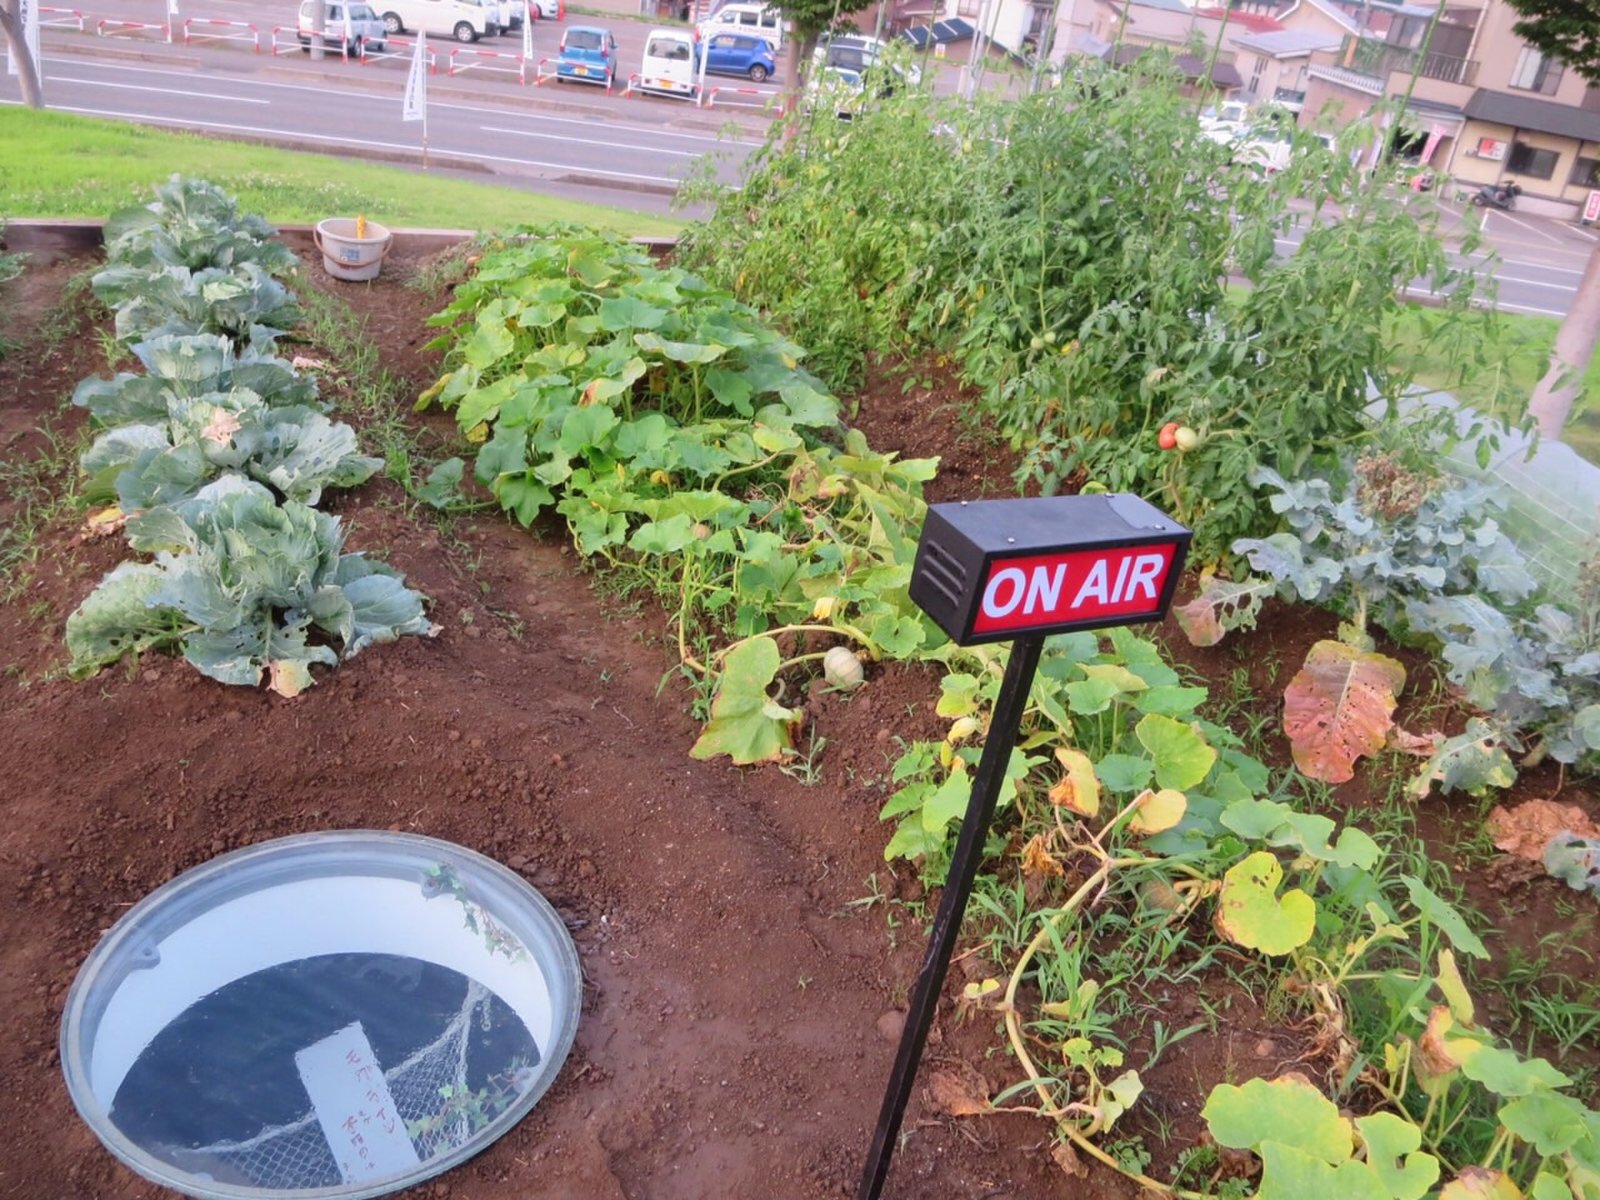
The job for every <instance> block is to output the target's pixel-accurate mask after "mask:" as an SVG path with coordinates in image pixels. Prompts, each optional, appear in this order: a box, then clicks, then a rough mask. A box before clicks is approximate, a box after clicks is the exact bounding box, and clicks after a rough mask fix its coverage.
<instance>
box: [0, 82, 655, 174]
mask: <svg viewBox="0 0 1600 1200" xmlns="http://www.w3.org/2000/svg"><path fill="white" fill-rule="evenodd" d="M0 104H6V105H9V106H11V107H12V108H20V107H21V105H22V102H21V101H20V100H0ZM54 108H55V111H57V112H72V113H81V114H82V115H83V116H86V117H114V118H116V119H118V120H123V121H148V122H150V123H151V124H153V125H176V126H177V127H178V128H180V129H223V130H227V131H228V132H230V133H258V134H265V135H267V136H270V137H278V138H288V139H290V140H293V141H312V142H333V143H335V144H338V145H342V146H371V147H375V148H377V149H379V150H404V151H405V152H406V153H408V154H418V153H419V152H420V151H419V149H418V147H416V146H411V145H406V144H404V143H401V142H375V141H373V140H372V139H371V138H345V137H333V136H331V135H329V134H321V133H301V132H299V131H297V130H291V129H265V128H262V127H260V126H256V125H228V124H224V123H222V122H220V121H189V120H185V119H183V118H182V117H157V116H151V115H150V114H148V113H129V112H112V111H108V110H106V109H101V108H74V107H72V106H71V105H66V104H57V105H55V106H54ZM434 150H435V152H436V153H440V154H448V155H450V156H451V157H453V158H470V159H472V160H473V161H474V162H489V163H504V164H506V165H507V166H515V167H538V168H540V169H542V170H547V171H563V172H566V173H567V174H570V175H604V176H606V177H607V178H610V179H631V180H635V181H637V182H640V183H665V184H669V185H671V186H672V187H677V186H678V185H679V184H681V183H682V182H683V181H682V180H681V179H672V178H669V177H667V176H665V175H636V174H634V173H632V172H630V171H603V170H601V169H600V168H598V167H585V166H582V165H580V164H578V163H557V162H544V161H541V160H539V159H533V158H504V157H502V156H500V155H496V154H474V153H472V152H471V151H468V150H451V149H449V148H448V147H444V146H435V147H434Z"/></svg>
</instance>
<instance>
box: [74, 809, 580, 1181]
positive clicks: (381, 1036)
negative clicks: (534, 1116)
mask: <svg viewBox="0 0 1600 1200" xmlns="http://www.w3.org/2000/svg"><path fill="white" fill-rule="evenodd" d="M581 989H582V982H581V977H580V974H579V969H578V955H577V951H576V949H575V948H574V947H573V944H572V939H571V937H570V936H569V935H568V933H567V930H566V927H565V926H564V925H563V924H562V922H561V919H560V918H559V917H558V916H557V915H556V913H555V910H554V909H552V908H551V907H550V905H549V904H548V903H547V902H546V901H545V900H544V898H543V897H542V896H540V895H539V894H538V893H537V892H536V891H534V890H533V889H532V888H531V887H529V886H528V884H527V883H526V882H524V881H523V880H522V879H521V878H520V877H519V876H517V875H515V874H514V873H512V872H511V871H509V870H507V869H506V868H505V867H502V866H501V865H500V864H498V863H496V862H493V861H492V860H490V859H487V858H484V857H483V856H482V855H479V854H475V853H473V852H472V851H470V850H466V849H463V848H462V847H460V846H455V845H452V844H451V843H449V842H441V841H437V840H435V839H433V838H425V837H416V836H413V835H410V834H399V833H381V832H368V831H351V832H337V833H317V834H308V835H305V836H301V837H291V838H283V839H280V840H278V841H272V842H264V843H262V844H260V845H257V846H252V847H250V848H248V849H245V850H240V851H237V852H235V853H233V854H228V855H224V856H223V857H221V858H217V859H214V860H213V861H211V862H208V863H206V864H204V865H203V866H200V867H197V868H195V869H194V870H192V871H188V872H186V873H185V874H183V875H180V876H179V877H178V878H176V879H174V880H172V881H171V882H169V883H167V884H165V885H164V886H162V887H160V888H158V889H157V890H156V891H154V892H152V893H151V894H150V895H149V896H147V897H145V898H144V899H143V900H142V901H140V902H139V903H138V904H137V905H135V906H134V907H133V908H132V909H131V910H130V911H129V912H128V913H127V914H126V915H125V916H124V917H123V918H122V919H121V920H120V921H118V922H117V923H116V925H115V926H113V927H112V928H111V930H110V931H109V932H108V933H107V934H106V935H105V937H104V938H102V939H101V941H100V944H99V945H98V946H96V947H95V949H94V951H93V952H92V953H91V954H90V955H89V959H88V961H87V962H86V963H84V966H83V969H82V970H81V971H80V972H79V973H78V978H77V980H76V982H75V983H74V984H73V986H72V991H71V992H70V993H69V994H68V997H67V1007H66V1013H65V1016H64V1017H63V1020H62V1027H61V1063H62V1069H63V1070H64V1072H65V1074H66V1079H67V1088H68V1090H69V1091H70V1092H71V1094H72V1099H73V1103H75V1104H76V1105H77V1107H78V1112H79V1113H80V1114H82V1116H83V1118H84V1120H85V1121H87V1122H88V1123H89V1125H90V1127H91V1128H92V1129H93V1130H94V1131H95V1133H96V1134H97V1135H98V1136H99V1138H100V1140H101V1141H102V1142H104V1143H105V1144H106V1146H107V1147H108V1148H109V1149H110V1150H111V1152H112V1153H113V1154H115V1155H116V1156H117V1157H118V1158H119V1159H121V1160H122V1161H123V1162H124V1163H126V1164H127V1165H128V1166H129V1167H131V1168H133V1169H134V1170H135V1171H137V1172H138V1173H139V1174H141V1175H143V1176H144V1177H145V1178H147V1179H150V1180H153V1181H154V1182H156V1183H159V1184H162V1185H164V1186H166V1187H170V1188H175V1189H177V1190H178V1191H181V1192H184V1193H186V1194H188V1195H190V1196H198V1197H202V1198H204V1200H224V1198H235V1197H238V1198H244V1197H254V1198H263V1197H274V1198H279V1197H293V1198H295V1200H310V1198H313V1197H315V1198H318V1200H320V1198H323V1197H327V1198H328V1200H332V1198H334V1197H338V1198H340V1200H353V1198H358V1197H371V1196H381V1195H385V1194H387V1193H389V1192H393V1191H398V1190H399V1189H401V1188H404V1187H409V1186H411V1185H412V1184H415V1183H418V1182H420V1181H421V1180H424V1179H428V1178H430V1177H432V1176H434V1175H438V1174H439V1173H441V1172H443V1171H447V1170H449V1169H450V1168H451V1167H453V1166H455V1165H457V1164H458V1163H461V1162H463V1161H465V1160H466V1159H468V1158H470V1157H471V1156H472V1155H474V1154H476V1153H478V1151H480V1150H482V1149H483V1148H484V1147H486V1146H487V1145H489V1143H491V1142H493V1141H494V1140H495V1139H496V1138H498V1137H499V1136H500V1135H501V1134H503V1133H505V1132H506V1131H507V1130H508V1129H510V1128H511V1126H512V1125H514V1124H516V1122H517V1121H519V1120H521V1118H522V1117H524V1116H526V1115H527V1113H528V1112H529V1110H531V1109H532V1108H533V1106H534V1105H535V1104H537V1103H538V1101H539V1098H540V1097H541V1096H542V1095H543V1094H544V1092H545V1090H546V1089H547V1088H549V1086H550V1084H551V1083H552V1082H554V1080H555V1076H556V1073H557V1072H558V1071H559V1070H560V1069H561V1064H562V1062H563V1061H565V1059H566V1057H567V1052H568V1051H569V1050H570V1049H571V1047H572V1039H573V1035H574V1034H575V1032H576V1030H577V1024H578V1009H579V1004H580V1001H581Z"/></svg>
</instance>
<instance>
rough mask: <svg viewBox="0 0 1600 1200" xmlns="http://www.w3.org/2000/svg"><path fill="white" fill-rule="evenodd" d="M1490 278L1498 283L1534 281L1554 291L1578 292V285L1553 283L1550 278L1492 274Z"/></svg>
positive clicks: (1533, 282)
mask: <svg viewBox="0 0 1600 1200" xmlns="http://www.w3.org/2000/svg"><path fill="white" fill-rule="evenodd" d="M1490 278H1491V279H1493V280H1494V281H1495V282H1496V283H1532V284H1536V285H1538V286H1539V287H1542V288H1545V289H1547V290H1548V291H1552V292H1576V291H1577V290H1578V289H1577V288H1576V287H1570V286H1568V285H1567V284H1565V283H1551V282H1550V281H1549V280H1548V279H1522V278H1519V277H1518V276H1516V275H1491V276H1490Z"/></svg>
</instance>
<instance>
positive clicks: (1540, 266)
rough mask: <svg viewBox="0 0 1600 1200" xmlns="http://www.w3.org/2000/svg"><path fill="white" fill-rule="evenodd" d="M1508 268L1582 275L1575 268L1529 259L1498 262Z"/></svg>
mask: <svg viewBox="0 0 1600 1200" xmlns="http://www.w3.org/2000/svg"><path fill="white" fill-rule="evenodd" d="M1500 262H1501V263H1503V264H1504V265H1505V266H1508V267H1532V268H1534V269H1535V270H1537V271H1554V272H1556V273H1557V274H1558V275H1582V274H1583V272H1582V271H1581V270H1579V269H1578V268H1576V267H1557V266H1552V265H1551V264H1550V263H1544V262H1539V261H1538V260H1536V259H1529V258H1502V259H1501V260H1500Z"/></svg>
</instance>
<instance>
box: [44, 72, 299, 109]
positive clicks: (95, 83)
mask: <svg viewBox="0 0 1600 1200" xmlns="http://www.w3.org/2000/svg"><path fill="white" fill-rule="evenodd" d="M50 82H51V83H81V84H84V85H85V86H87V87H109V88H116V89H117V90H118V91H122V92H159V93H160V94H161V95H163V96H183V97H185V98H186V99H195V100H232V101H234V102H236V103H238V104H271V103H272V101H271V100H257V99H255V98H254V97H252V96H224V95H221V94H220V93H218V92H190V91H185V90H182V89H179V88H158V87H144V86H143V85H141V84H137V83H116V82H114V81H112V80H109V79H72V78H69V77H68V76H66V75H52V76H51V77H50Z"/></svg>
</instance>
